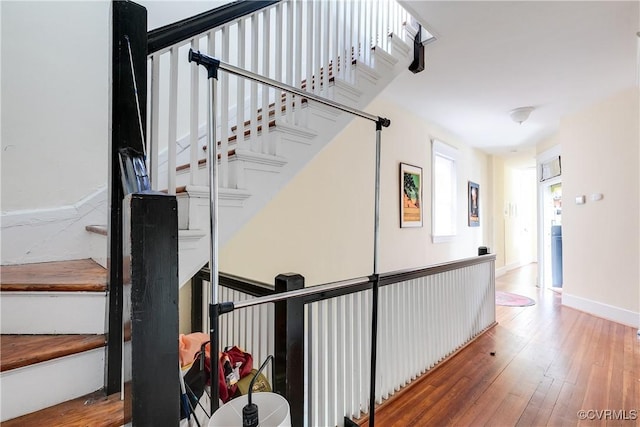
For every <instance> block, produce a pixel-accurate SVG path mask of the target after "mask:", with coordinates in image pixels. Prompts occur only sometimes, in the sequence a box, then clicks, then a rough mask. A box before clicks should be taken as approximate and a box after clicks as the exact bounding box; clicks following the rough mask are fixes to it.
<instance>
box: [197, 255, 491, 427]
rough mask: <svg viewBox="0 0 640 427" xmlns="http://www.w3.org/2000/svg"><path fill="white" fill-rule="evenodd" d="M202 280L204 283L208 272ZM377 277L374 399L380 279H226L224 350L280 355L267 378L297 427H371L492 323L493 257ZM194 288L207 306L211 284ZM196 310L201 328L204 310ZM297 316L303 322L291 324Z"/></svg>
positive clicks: (223, 291) (259, 356)
mask: <svg viewBox="0 0 640 427" xmlns="http://www.w3.org/2000/svg"><path fill="white" fill-rule="evenodd" d="M198 277H199V278H200V280H204V281H207V282H208V280H209V277H210V271H209V270H208V269H203V270H202V271H201V272H200V273H199V274H198ZM377 280H378V282H379V286H380V305H379V317H380V322H379V323H378V325H379V326H378V345H377V347H378V358H377V363H378V365H379V367H380V368H379V369H377V370H376V378H375V384H376V386H375V389H376V391H375V396H374V397H372V396H371V394H370V385H371V384H370V382H369V381H370V378H369V375H368V373H369V371H370V369H371V365H370V364H371V360H370V354H371V349H372V341H371V315H372V310H371V307H372V304H373V300H372V290H373V288H374V286H375V285H376V278H375V277H374V276H370V277H362V278H353V279H349V280H344V281H340V282H334V283H327V284H323V285H316V286H310V287H304V278H303V277H302V276H300V275H297V274H293V273H289V274H286V275H284V274H282V275H278V276H277V277H276V279H275V283H274V285H272V286H269V285H266V284H264V283H256V282H254V281H250V280H248V279H242V278H239V277H233V276H228V275H226V274H221V275H220V286H221V293H220V296H221V301H233V306H234V311H232V312H229V313H227V314H224V315H222V316H221V317H220V343H221V344H222V345H223V346H227V345H239V346H240V347H241V348H243V349H245V350H246V351H248V352H249V353H251V354H252V355H253V356H254V360H264V359H265V358H266V357H267V355H270V354H276V355H277V356H276V359H280V360H281V362H280V363H276V372H275V376H276V378H270V380H271V381H273V384H274V386H275V387H276V390H279V391H281V392H283V395H284V396H285V397H287V399H288V401H289V404H290V408H291V421H292V425H300V426H303V425H304V426H325V425H336V426H343V425H344V426H355V425H357V424H356V423H355V422H354V421H352V420H354V419H358V421H359V422H362V421H368V424H369V425H372V424H373V422H374V421H375V419H374V413H372V412H371V411H372V408H374V407H375V406H377V405H380V404H382V403H384V402H385V401H387V400H388V399H389V398H391V397H392V396H394V395H395V394H396V393H397V392H399V391H400V390H402V389H404V388H405V387H407V386H409V385H410V384H411V383H413V382H414V381H416V380H417V379H418V378H419V377H420V376H421V375H422V374H425V373H426V372H429V371H431V370H432V369H433V368H434V367H436V366H438V365H440V364H441V363H442V362H443V361H444V360H446V359H447V358H450V357H452V356H453V355H454V354H455V353H456V352H457V351H459V350H460V349H461V348H462V347H463V346H464V345H466V344H467V343H469V342H470V341H472V340H473V339H474V338H476V337H477V336H479V335H480V334H481V333H483V332H484V331H486V330H487V329H489V328H491V327H492V326H493V325H495V255H482V256H478V257H472V258H467V259H462V260H457V261H451V262H446V263H442V264H438V265H433V266H428V267H423V268H416V269H411V270H404V271H397V272H389V273H381V274H380V275H379V277H378V278H377ZM192 289H193V292H194V294H202V293H204V295H201V296H200V301H202V300H203V299H206V297H208V296H209V295H208V292H209V291H210V290H211V287H210V286H209V284H208V283H206V284H204V285H203V283H202V282H201V281H200V282H199V283H198V284H194V285H193V288H192ZM200 306H201V307H202V310H203V312H201V316H200V317H199V318H198V320H197V322H196V323H195V325H197V326H196V330H200V329H199V328H200V327H201V325H202V321H203V320H205V316H203V315H202V314H203V313H206V312H207V310H206V308H204V306H203V305H202V304H200ZM291 312H293V313H297V315H298V317H295V318H294V320H293V324H292V323H291V318H290V317H288V316H289V315H290V313H291ZM205 324H206V325H205V326H204V329H206V328H207V325H208V324H207V322H206V321H205ZM276 325H277V327H276ZM303 325H304V327H303ZM281 381H286V384H282V383H281ZM372 398H373V399H374V401H373V402H372V401H371V400H370V399H372ZM372 403H373V405H372Z"/></svg>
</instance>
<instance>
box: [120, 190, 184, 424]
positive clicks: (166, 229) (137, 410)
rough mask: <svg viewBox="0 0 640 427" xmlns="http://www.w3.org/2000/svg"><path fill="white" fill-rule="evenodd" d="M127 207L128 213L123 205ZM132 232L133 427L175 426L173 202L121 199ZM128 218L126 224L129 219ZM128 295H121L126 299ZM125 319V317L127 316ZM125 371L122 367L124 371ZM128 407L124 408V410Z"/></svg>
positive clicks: (151, 196) (154, 196)
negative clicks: (125, 296)
mask: <svg viewBox="0 0 640 427" xmlns="http://www.w3.org/2000/svg"><path fill="white" fill-rule="evenodd" d="M127 201H129V202H130V203H129V206H128V208H127V206H126V202H127ZM125 211H128V212H129V213H130V215H125V220H128V221H130V229H129V232H128V233H127V234H128V235H126V236H125V238H129V239H130V248H131V251H130V258H129V259H127V258H125V265H127V264H128V265H129V266H130V267H129V269H128V270H129V271H130V284H129V283H127V284H126V287H125V290H127V288H129V289H130V294H131V311H130V316H131V323H130V324H131V371H132V372H133V378H132V392H131V394H130V395H125V399H127V400H128V402H127V403H130V404H131V408H132V414H131V415H132V422H133V425H134V426H177V425H178V424H179V421H180V403H179V402H180V400H179V396H180V382H179V366H180V361H179V357H178V341H177V339H178V207H177V202H176V198H175V196H170V195H166V194H162V193H147V194H142V193H134V194H132V195H131V196H128V197H127V198H125ZM127 216H129V218H127ZM128 293H129V292H125V295H126V294H128ZM125 314H126V313H125ZM125 366H126V365H125ZM125 406H126V405H125Z"/></svg>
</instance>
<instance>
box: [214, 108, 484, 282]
mask: <svg viewBox="0 0 640 427" xmlns="http://www.w3.org/2000/svg"><path fill="white" fill-rule="evenodd" d="M365 110H366V111H368V112H371V113H372V114H377V115H381V116H385V117H388V118H390V119H391V127H389V128H385V129H384V130H383V132H382V161H381V211H380V243H381V245H380V246H381V247H380V269H379V270H380V271H381V272H386V271H394V270H399V269H405V268H413V267H418V266H425V265H429V264H433V263H438V262H442V261H447V260H452V259H459V258H465V257H470V256H475V255H476V254H477V248H478V246H481V245H487V246H491V242H490V241H489V240H488V234H489V233H488V231H487V226H486V224H487V222H486V221H487V220H488V218H489V216H490V214H489V212H490V207H491V206H492V201H491V196H490V194H488V193H489V191H487V192H485V193H484V197H485V198H484V199H483V200H481V226H480V227H477V228H470V227H468V226H467V219H466V215H467V181H468V180H471V181H474V182H477V183H478V184H480V188H481V189H482V188H487V189H489V188H491V185H492V184H491V182H490V180H489V171H488V169H489V164H488V157H487V156H486V155H485V154H483V153H480V152H478V151H476V150H473V149H471V148H468V147H467V146H465V145H464V144H463V143H461V142H460V141H458V140H456V139H455V138H454V137H453V136H451V135H448V134H446V133H445V132H443V131H442V130H440V129H437V128H436V127H434V126H431V125H430V124H428V123H425V122H424V121H422V120H421V119H419V118H418V117H417V116H415V115H413V113H411V112H410V111H407V110H405V109H404V108H402V107H401V106H398V105H395V104H392V103H391V102H388V101H386V100H384V99H383V96H381V97H379V98H378V99H377V100H375V101H374V102H373V103H371V104H370V105H369V106H368V107H367V108H366V109H365ZM430 137H436V138H438V139H440V140H442V141H444V142H447V143H449V144H451V145H455V146H457V147H458V148H459V150H460V161H459V166H458V204H459V206H458V218H457V221H458V236H457V237H456V239H455V240H454V241H453V242H449V243H440V244H433V243H431V220H430V218H431V213H430V206H431V166H430V161H431V160H430V158H431V148H430ZM374 159H375V126H374V124H373V123H371V122H368V121H364V120H362V119H355V120H354V121H352V123H351V124H350V125H349V126H348V127H347V128H346V129H345V130H344V131H343V132H342V133H341V134H340V135H339V136H338V137H337V138H336V139H334V141H332V142H331V144H329V145H328V146H327V147H326V148H325V149H324V150H323V151H321V152H320V153H319V154H318V155H317V156H316V158H315V159H314V160H313V161H312V162H311V163H310V164H309V165H308V166H307V167H306V168H305V169H304V170H303V171H302V172H300V174H299V175H298V176H297V177H296V178H295V179H294V180H292V181H291V182H290V183H289V184H288V185H287V186H286V187H285V188H284V189H283V190H282V191H281V192H280V193H279V194H278V195H277V196H276V197H275V198H274V199H273V200H272V201H271V202H270V204H269V205H267V206H266V207H265V208H264V209H263V210H262V211H261V212H260V213H259V214H258V215H257V216H256V217H254V218H253V219H252V220H251V221H250V222H249V223H248V224H247V225H246V226H245V227H244V228H243V229H242V230H240V231H239V232H238V233H237V234H236V236H235V237H234V238H233V239H232V240H231V241H230V242H229V243H228V244H226V245H225V246H224V247H223V248H222V249H221V251H220V269H221V271H229V272H233V273H234V274H238V275H240V276H244V277H250V278H253V279H256V280H261V281H264V282H269V283H272V282H273V278H274V277H275V276H276V275H277V274H279V273H287V272H296V273H300V274H302V275H303V276H305V278H306V283H307V285H311V284H319V283H327V282H331V281H336V280H342V279H349V278H353V277H360V276H365V275H369V274H371V273H372V272H373V261H372V260H373V216H374V167H375V164H374ZM400 162H404V163H409V164H412V165H415V166H419V167H421V168H422V169H423V178H424V180H425V188H424V193H423V196H424V201H425V204H426V211H425V218H424V226H423V227H422V228H402V229H401V228H400V227H399V224H400V217H399V215H400V212H399V199H400V194H399V192H400V189H399V164H400ZM481 194H482V193H481Z"/></svg>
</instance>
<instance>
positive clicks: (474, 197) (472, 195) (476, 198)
mask: <svg viewBox="0 0 640 427" xmlns="http://www.w3.org/2000/svg"><path fill="white" fill-rule="evenodd" d="M479 226H480V186H479V185H478V184H476V183H475V182H471V181H469V227H479Z"/></svg>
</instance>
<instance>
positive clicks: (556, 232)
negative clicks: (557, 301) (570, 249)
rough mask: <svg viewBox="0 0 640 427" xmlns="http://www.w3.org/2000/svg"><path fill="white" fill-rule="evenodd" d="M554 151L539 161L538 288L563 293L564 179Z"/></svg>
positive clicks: (557, 155)
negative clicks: (551, 170)
mask: <svg viewBox="0 0 640 427" xmlns="http://www.w3.org/2000/svg"><path fill="white" fill-rule="evenodd" d="M555 151H556V150H554V152H551V153H544V154H546V156H544V157H543V156H542V155H541V156H539V157H538V173H539V176H538V177H539V180H538V239H539V240H538V242H539V243H538V259H539V264H538V282H539V283H538V286H539V287H542V288H550V289H553V290H556V291H561V290H562V283H563V272H562V176H561V170H560V169H561V168H560V155H559V149H558V152H557V153H556V152H555ZM541 159H544V160H541ZM550 165H552V167H551V169H553V172H552V173H551V174H550V173H549V170H550Z"/></svg>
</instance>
